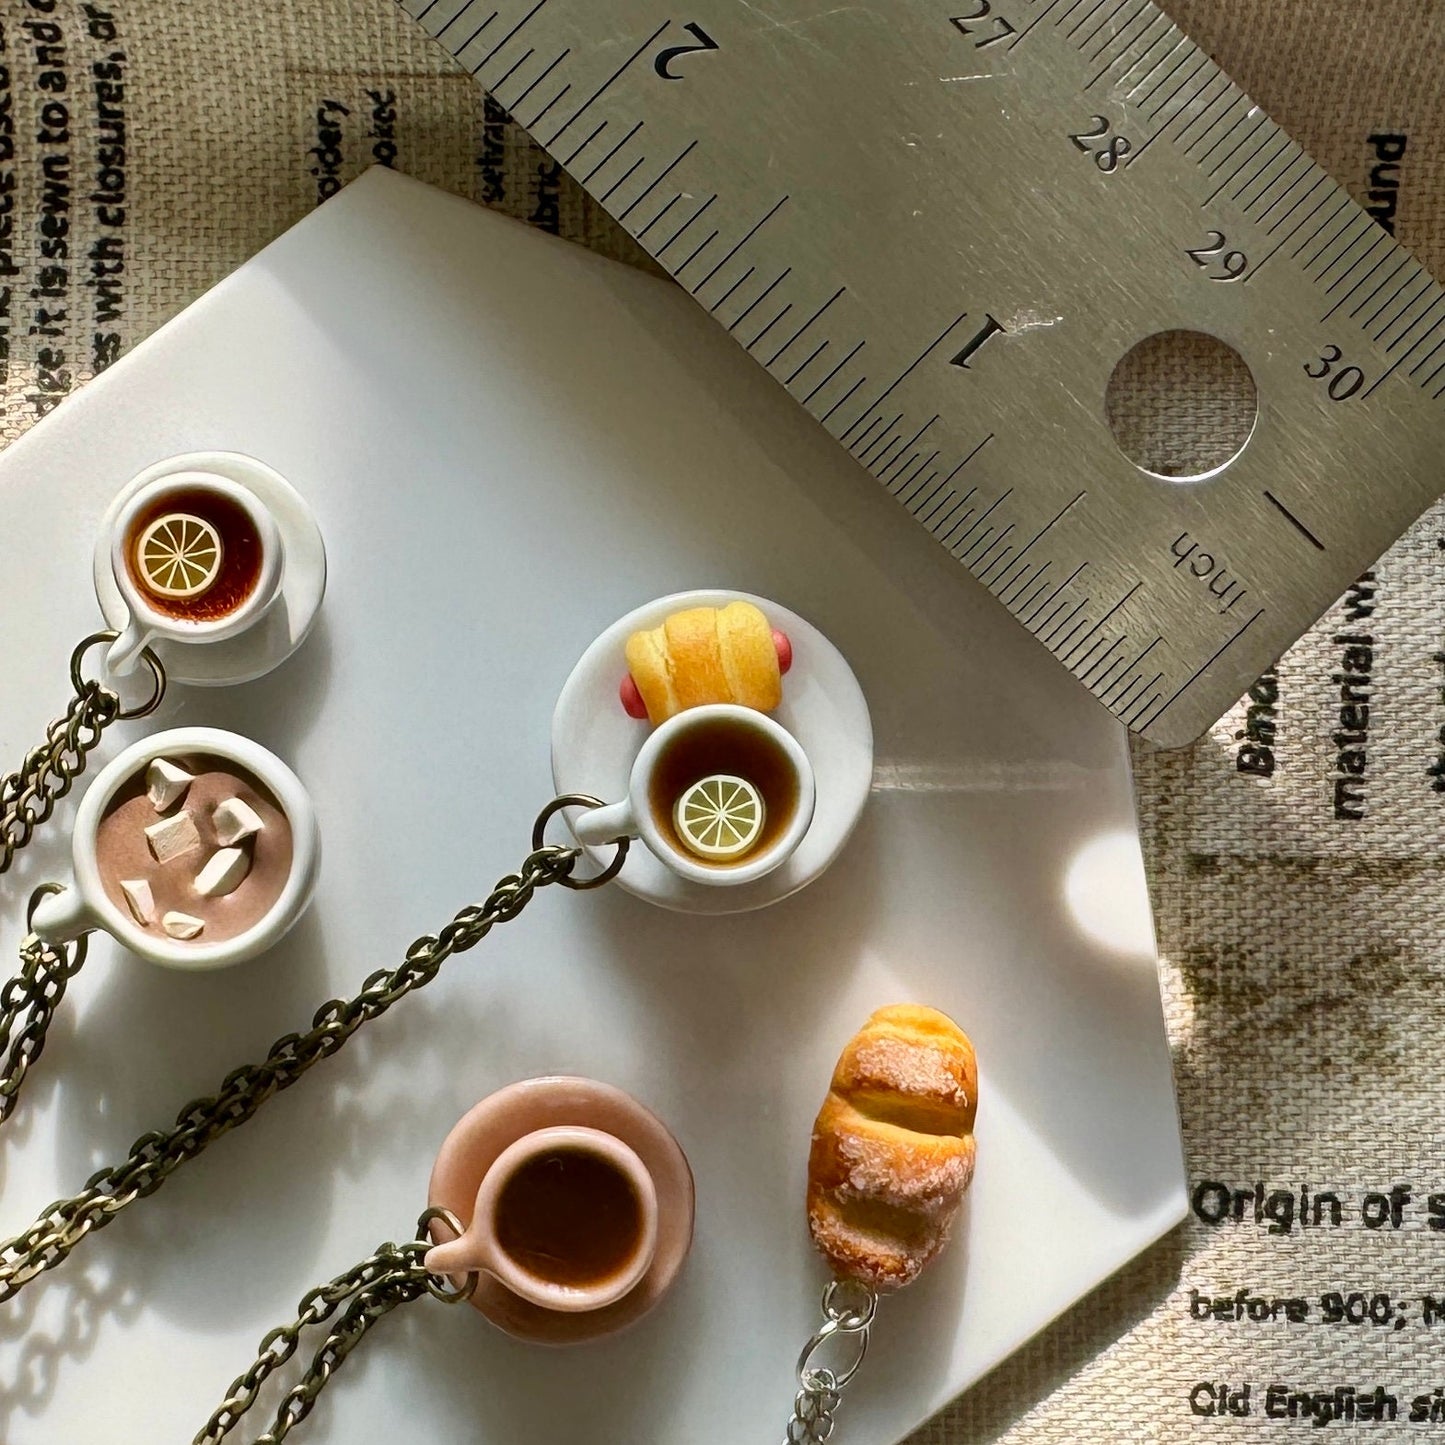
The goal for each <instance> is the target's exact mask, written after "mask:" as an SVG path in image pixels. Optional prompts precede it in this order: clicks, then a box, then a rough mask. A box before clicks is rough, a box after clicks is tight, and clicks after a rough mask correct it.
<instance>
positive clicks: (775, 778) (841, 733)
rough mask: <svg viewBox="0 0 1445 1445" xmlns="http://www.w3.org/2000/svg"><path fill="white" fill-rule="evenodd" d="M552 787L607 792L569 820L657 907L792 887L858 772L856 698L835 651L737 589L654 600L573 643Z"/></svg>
mask: <svg viewBox="0 0 1445 1445" xmlns="http://www.w3.org/2000/svg"><path fill="white" fill-rule="evenodd" d="M552 771H553V777H554V780H555V782H556V783H557V786H558V790H559V792H562V793H586V794H590V795H592V796H595V797H601V798H615V799H619V800H620V801H617V802H613V803H609V804H608V805H606V806H604V807H601V808H595V809H591V810H588V811H586V812H580V813H578V814H576V815H575V817H573V819H572V829H573V832H574V834H575V836H576V837H577V840H578V841H579V842H580V843H581V844H582V845H583V846H584V847H585V848H586V849H588V850H589V851H593V850H596V855H597V858H598V860H599V861H602V860H603V859H605V858H606V857H607V856H608V849H607V846H606V845H607V844H608V843H610V842H611V841H612V840H613V839H616V838H619V837H631V838H640V839H641V840H642V842H643V843H644V844H645V845H646V851H645V852H644V851H643V850H641V849H634V850H632V853H631V855H630V856H629V858H628V860H627V862H626V863H625V864H624V865H623V867H622V871H621V872H620V874H619V875H618V880H617V881H618V883H619V884H620V886H622V887H623V888H626V889H628V890H629V891H630V892H633V893H635V894H637V895H638V896H639V897H643V898H646V899H648V900H649V901H651V902H654V903H660V904H662V905H663V906H665V907H670V908H677V909H681V910H685V911H689V912H701V913H727V912H739V911H742V910H745V909H751V908H759V907H763V906H764V905H766V904H768V903H773V902H776V901H777V900H779V899H781V898H785V897H787V896H788V895H789V894H791V893H794V892H796V891H797V890H798V889H799V888H802V887H804V886H805V885H806V884H807V883H809V882H811V881H812V880H813V879H814V878H816V877H818V876H819V875H820V874H821V873H822V872H823V870H824V869H826V868H827V867H828V866H829V865H830V864H831V863H832V861H833V860H834V858H836V857H837V855H838V853H839V852H840V851H841V849H842V847H843V844H844V843H845V842H846V841H847V839H848V836H849V835H850V834H851V832H852V830H853V828H854V826H855V825H856V823H857V821H858V818H859V816H860V815H861V813H862V810H863V806H864V804H865V802H866V801H867V797H868V793H869V790H870V787H871V783H872V771H873V734H872V726H871V723H870V720H869V715H868V707H867V703H866V702H865V701H864V698H863V693H862V690H861V689H860V688H859V686H858V682H857V679H856V678H855V677H854V675H853V672H852V669H851V668H850V667H849V666H848V664H847V662H846V661H845V660H844V658H843V656H842V654H841V653H840V652H839V651H838V649H837V648H836V647H835V646H834V645H833V644H832V643H831V642H829V641H828V639H827V638H826V637H824V636H823V634H822V633H820V632H819V631H818V630H817V629H816V628H815V627H813V626H812V625H811V624H810V623H809V622H807V621H806V620H805V619H804V618H802V617H800V616H799V615H798V614H797V613H795V612H792V611H790V610H789V609H788V608H785V607H783V606H781V605H780V604H778V603H775V602H770V601H768V600H766V599H764V598H761V597H755V596H751V595H749V594H746V593H739V592H731V591H723V590H712V591H702V592H690V593H682V594H678V595H675V596H671V597H664V598H660V599H658V600H657V601H656V602H652V603H649V604H647V605H646V606H645V607H641V608H638V609H637V610H636V611H634V612H632V613H629V614H628V615H627V616H626V617H624V618H622V619H621V620H620V621H618V622H617V623H615V624H614V625H613V626H612V627H610V628H609V629H608V630H607V631H606V632H605V633H603V635H602V636H601V637H599V638H598V639H597V641H596V642H594V643H593V644H592V646H591V647H589V648H588V650H587V652H586V653H585V654H584V656H583V658H582V660H581V662H579V663H578V665H577V667H576V668H575V669H574V671H573V673H572V675H571V677H570V678H569V679H568V681H567V684H566V686H565V687H564V688H563V690H562V695H561V698H560V699H559V701H558V704H557V709H556V712H555V713H554V715H553V729H552Z"/></svg>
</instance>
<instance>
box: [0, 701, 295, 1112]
mask: <svg viewBox="0 0 1445 1445" xmlns="http://www.w3.org/2000/svg"><path fill="white" fill-rule="evenodd" d="M71 849H72V856H73V866H74V878H73V880H72V881H71V882H70V883H69V884H67V885H64V886H61V885H59V884H54V883H45V884H42V885H41V886H40V887H39V888H37V889H36V890H35V893H34V895H33V897H32V898H31V902H30V910H29V928H30V932H29V935H28V936H27V937H26V939H25V941H24V942H23V943H22V944H21V946H20V958H21V965H22V967H21V971H20V973H19V974H18V975H17V976H16V977H15V978H13V979H12V980H11V981H10V982H9V983H8V984H7V985H6V986H5V988H4V990H3V992H0V1053H3V1054H4V1064H3V1073H0V1121H3V1120H4V1119H6V1118H8V1117H9V1115H10V1113H11V1111H12V1110H13V1109H14V1107H15V1104H16V1101H17V1099H18V1097H19V1091H20V1087H21V1085H22V1083H23V1082H24V1079H25V1077H26V1075H27V1073H28V1072H29V1069H30V1067H31V1066H32V1065H33V1064H34V1062H35V1060H36V1059H37V1058H39V1056H40V1053H41V1051H42V1050H43V1048H44V1047H45V1035H46V1030H47V1029H48V1027H49V1025H50V1021H51V1019H52V1017H53V1015H54V1012H55V1009H56V1008H57V1006H58V1005H59V1003H60V1001H61V999H62V998H63V997H64V995H65V991H66V988H67V986H68V984H69V982H70V980H71V979H72V978H73V977H74V976H75V974H76V973H77V972H78V971H79V969H80V966H81V964H82V963H83V962H84V960H85V949H86V935H87V934H89V933H91V932H93V931H94V930H96V929H101V930H103V931H105V932H107V933H109V934H111V935H112V936H113V937H114V938H116V939H117V941H119V942H121V943H123V944H125V945H126V946H127V947H128V948H129V949H131V951H132V952H134V953H137V954H139V955H140V956H141V957H142V958H147V959H150V960H151V961H152V962H154V963H160V964H165V965H168V966H170V967H172V968H181V969H192V970H194V969H209V968H221V967H224V966H226V965H228V964H232V963H239V962H240V961H242V960H243V959H247V958H252V957H254V956H255V955H256V954H258V953H261V952H263V951H264V950H265V949H267V948H269V947H270V946H271V945H272V944H273V943H275V942H276V941H277V940H278V939H280V938H281V937H282V936H283V935H284V934H285V933H286V932H287V931H288V930H289V929H290V928H291V926H292V925H293V924H294V923H295V922H296V920H297V918H299V917H300V915H301V914H302V912H303V911H304V910H305V908H306V905H307V903H308V902H309V901H310V899H311V894H312V890H313V889H314V887H315V883H316V873H317V867H318V864H319V860H320V845H319V841H318V834H317V826H316V815H315V811H314V809H313V808H312V805H311V801H310V798H309V797H308V795H307V793H306V790H305V788H303V787H302V785H301V783H300V780H299V779H298V778H297V777H296V775H295V774H294V773H293V772H292V771H291V769H290V768H288V767H287V766H286V765H285V764H284V763H283V762H281V760H280V759H279V758H277V757H276V756H275V755H274V754H272V753H270V752H268V751H267V750H266V749H265V748H263V747H260V746H259V745H258V744H256V743H253V742H250V741H248V740H247V739H245V738H242V737H238V736H237V735H236V734H235V733H228V732H222V731H220V730H219V729H216V728H175V729H172V730H171V731H169V732H163V733H157V734H156V735H155V736H153V737H149V738H145V739H142V740H141V741H140V742H138V743H135V744H133V745H132V746H131V747H129V748H127V749H126V750H125V751H124V752H122V753H121V754H120V755H119V756H118V757H116V758H115V759H114V760H113V761H112V762H111V763H109V764H108V765H107V766H106V767H105V768H104V769H102V771H101V772H100V774H99V776H97V778H96V780H95V782H94V783H93V784H92V785H91V787H90V789H89V790H88V791H87V793H86V795H85V797H84V799H82V801H81V805H80V809H79V811H78V813H77V815H76V825H75V832H74V836H73V838H72V840H71Z"/></svg>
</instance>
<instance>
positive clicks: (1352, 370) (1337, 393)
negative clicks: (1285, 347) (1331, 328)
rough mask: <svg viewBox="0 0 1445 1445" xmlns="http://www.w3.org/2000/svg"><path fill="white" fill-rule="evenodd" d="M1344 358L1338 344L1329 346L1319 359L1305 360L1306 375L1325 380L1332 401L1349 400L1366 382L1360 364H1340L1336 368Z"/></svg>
mask: <svg viewBox="0 0 1445 1445" xmlns="http://www.w3.org/2000/svg"><path fill="white" fill-rule="evenodd" d="M1344 359H1345V354H1344V352H1343V351H1341V350H1340V348H1339V347H1338V346H1327V347H1325V350H1324V355H1322V356H1321V357H1320V359H1319V360H1318V361H1313V362H1311V361H1307V362H1305V375H1306V376H1311V377H1313V378H1314V379H1315V380H1316V381H1324V382H1325V391H1326V392H1327V393H1328V395H1329V398H1330V400H1331V401H1348V400H1349V399H1350V398H1351V397H1352V396H1354V394H1355V393H1356V392H1357V391H1359V389H1360V388H1361V387H1362V386H1363V385H1364V384H1365V373H1364V372H1363V371H1361V370H1360V368H1359V367H1358V366H1339V369H1338V370H1336V367H1337V366H1338V364H1339V363H1340V362H1341V361H1343V360H1344ZM1326 378H1328V380H1326Z"/></svg>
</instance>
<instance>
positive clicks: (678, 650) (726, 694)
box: [620, 602, 792, 726]
mask: <svg viewBox="0 0 1445 1445" xmlns="http://www.w3.org/2000/svg"><path fill="white" fill-rule="evenodd" d="M626 653H627V667H628V673H627V676H626V677H625V678H624V679H623V681H622V687H621V690H620V696H621V698H622V705H623V707H624V708H625V709H626V710H627V712H628V713H629V715H631V716H632V717H636V718H644V717H645V718H646V719H647V720H648V721H649V722H651V723H652V724H653V726H656V725H657V724H658V723H663V722H666V721H667V720H668V718H670V717H673V716H675V715H676V714H677V713H680V712H683V711H685V710H686V709H687V708H690V707H700V706H702V705H704V704H706V703H714V702H730V703H736V704H738V705H739V706H741V707H751V708H756V709H757V711H759V712H772V710H773V709H774V708H775V707H777V705H778V704H779V703H780V702H781V701H782V699H783V674H784V673H785V672H786V671H787V670H788V667H789V666H790V665H791V663H792V645H791V643H790V642H789V641H788V639H787V637H786V636H784V635H783V634H782V633H780V632H774V631H773V629H772V627H771V626H769V624H768V619H767V618H766V617H764V616H763V614H762V612H760V611H759V610H758V608H757V607H755V606H754V605H753V604H752V603H751V602H729V603H728V604H727V606H726V607H688V608H684V609H683V610H682V611H680V612H674V613H672V614H671V615H669V616H668V617H666V618H665V619H664V620H663V623H662V625H661V626H660V627H652V628H646V629H644V630H643V631H640V632H634V633H633V634H632V636H631V637H629V638H628V639H627V647H626Z"/></svg>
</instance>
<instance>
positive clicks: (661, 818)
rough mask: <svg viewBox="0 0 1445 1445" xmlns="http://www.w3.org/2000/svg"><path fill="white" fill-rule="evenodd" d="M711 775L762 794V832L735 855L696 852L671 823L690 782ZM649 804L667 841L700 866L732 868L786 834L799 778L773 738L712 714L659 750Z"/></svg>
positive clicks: (796, 796) (795, 805) (795, 806)
mask: <svg viewBox="0 0 1445 1445" xmlns="http://www.w3.org/2000/svg"><path fill="white" fill-rule="evenodd" d="M713 773H730V774H732V776H734V777H738V778H746V779H747V781H748V782H750V783H751V784H752V785H753V787H755V788H756V789H757V790H758V792H760V793H761V794H762V795H763V807H764V808H765V809H766V813H765V815H764V818H763V828H762V832H761V833H760V834H759V835H758V840H757V842H756V843H754V844H753V846H752V847H751V848H749V849H748V851H747V852H746V853H743V854H742V855H740V856H739V857H737V858H725V859H708V858H701V857H697V856H695V855H694V854H693V853H692V851H691V850H690V849H689V848H688V847H687V845H686V844H685V843H684V842H683V840H682V838H681V837H680V836H679V834H678V831H677V826H676V824H675V823H674V822H673V818H672V810H673V808H674V806H675V805H676V803H677V800H678V799H679V798H680V797H681V796H682V795H683V793H685V792H686V791H687V790H688V788H690V787H691V786H692V785H693V784H694V783H696V782H698V781H700V780H701V779H703V778H706V777H708V776H709V775H711V774H713ZM648 803H649V805H650V806H651V808H652V816H653V819H654V821H655V822H656V823H657V827H658V830H659V831H660V832H661V834H662V836H663V837H664V838H666V839H667V841H668V842H669V843H670V844H671V845H672V846H673V847H674V848H676V849H677V850H678V852H680V853H683V854H685V855H687V856H688V859H689V861H690V862H693V863H697V864H700V865H701V866H702V867H704V868H719V869H721V868H736V867H739V866H740V865H742V864H744V863H750V862H752V861H753V860H754V859H755V858H756V857H758V855H759V854H761V853H765V852H767V850H768V849H769V848H771V847H772V846H773V845H774V844H775V843H776V842H777V841H778V839H779V838H781V837H782V835H783V834H784V833H785V832H787V830H788V827H789V825H790V824H791V823H792V821H793V814H794V813H795V812H796V811H797V808H798V779H797V775H796V774H795V773H794V771H793V765H792V762H791V761H790V760H789V758H788V755H787V754H786V753H785V752H784V751H783V750H782V748H781V747H779V746H778V744H777V743H775V742H774V741H773V740H772V739H771V738H769V737H765V736H763V735H762V734H761V733H758V732H755V731H754V730H753V729H752V728H748V727H742V726H739V725H738V724H737V723H735V722H733V721H732V720H731V719H730V718H713V719H709V720H708V721H707V722H702V723H698V724H697V725H696V726H695V727H691V728H687V729H686V730H684V731H683V732H681V733H680V734H679V735H678V736H677V737H676V738H674V739H673V741H672V742H671V744H669V746H668V747H667V748H666V749H665V750H664V751H663V753H662V756H661V757H660V758H658V760H657V766H656V767H655V768H654V769H653V773H652V783H651V786H650V787H649V788H648Z"/></svg>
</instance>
